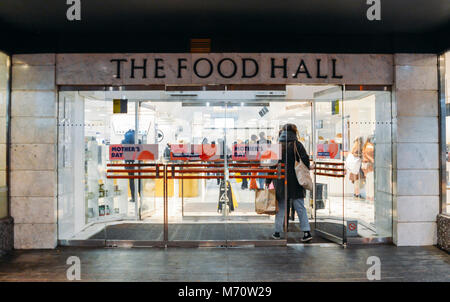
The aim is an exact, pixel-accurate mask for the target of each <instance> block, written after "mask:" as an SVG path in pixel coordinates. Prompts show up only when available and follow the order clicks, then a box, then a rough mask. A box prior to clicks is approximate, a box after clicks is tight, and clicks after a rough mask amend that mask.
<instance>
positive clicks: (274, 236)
mask: <svg viewBox="0 0 450 302" xmlns="http://www.w3.org/2000/svg"><path fill="white" fill-rule="evenodd" d="M272 238H273V239H277V240H278V239H281V236H280V233H276V232H275V233H273V234H272Z"/></svg>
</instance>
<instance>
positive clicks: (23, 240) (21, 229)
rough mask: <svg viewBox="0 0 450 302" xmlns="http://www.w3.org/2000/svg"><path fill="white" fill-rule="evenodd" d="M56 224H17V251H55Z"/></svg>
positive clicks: (15, 241)
mask: <svg viewBox="0 0 450 302" xmlns="http://www.w3.org/2000/svg"><path fill="white" fill-rule="evenodd" d="M56 229H57V228H56V224H54V223H52V224H49V223H42V224H40V223H24V224H22V223H17V224H15V225H14V248H15V249H53V248H55V247H56V244H57V239H56Z"/></svg>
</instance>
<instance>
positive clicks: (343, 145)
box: [313, 86, 358, 244]
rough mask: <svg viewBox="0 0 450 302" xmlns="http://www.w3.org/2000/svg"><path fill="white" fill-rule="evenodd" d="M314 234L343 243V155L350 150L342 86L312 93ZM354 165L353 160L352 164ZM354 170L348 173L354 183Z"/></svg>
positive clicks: (356, 179) (355, 178)
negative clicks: (352, 173) (351, 173)
mask: <svg viewBox="0 0 450 302" xmlns="http://www.w3.org/2000/svg"><path fill="white" fill-rule="evenodd" d="M313 106H314V122H313V125H314V154H313V160H314V164H315V173H314V213H315V228H314V229H315V230H314V233H315V234H317V235H319V236H321V237H324V238H326V239H328V240H331V241H334V242H337V243H339V244H344V243H345V235H346V234H345V230H346V229H345V225H344V195H345V190H344V171H345V170H344V156H345V155H346V154H347V153H349V152H351V150H352V147H353V146H352V144H351V142H349V141H348V135H347V133H346V132H347V130H348V124H347V123H346V117H345V116H344V115H343V106H344V103H343V90H342V87H338V86H336V87H332V88H329V89H326V90H322V91H320V93H317V94H315V95H314V105H313ZM356 160H357V159H356V158H355V161H356ZM355 166H356V163H355ZM356 174H357V172H355V175H351V177H352V178H353V181H355V182H357V181H358V177H357V175H356Z"/></svg>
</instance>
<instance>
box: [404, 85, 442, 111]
mask: <svg viewBox="0 0 450 302" xmlns="http://www.w3.org/2000/svg"><path fill="white" fill-rule="evenodd" d="M396 98H397V106H396V107H397V111H396V114H397V115H400V116H435V117H437V116H438V103H439V100H438V92H437V91H436V90H398V91H397V93H396Z"/></svg>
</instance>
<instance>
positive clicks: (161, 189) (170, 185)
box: [155, 179, 173, 197]
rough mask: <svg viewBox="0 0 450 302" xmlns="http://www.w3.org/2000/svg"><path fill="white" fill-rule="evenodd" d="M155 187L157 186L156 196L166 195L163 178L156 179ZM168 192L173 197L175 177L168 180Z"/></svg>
mask: <svg viewBox="0 0 450 302" xmlns="http://www.w3.org/2000/svg"><path fill="white" fill-rule="evenodd" d="M155 184H156V185H155V187H156V195H155V196H156V197H163V196H164V180H163V179H155ZM167 186H168V187H167V193H168V195H169V197H173V179H169V180H168V182H167Z"/></svg>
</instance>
